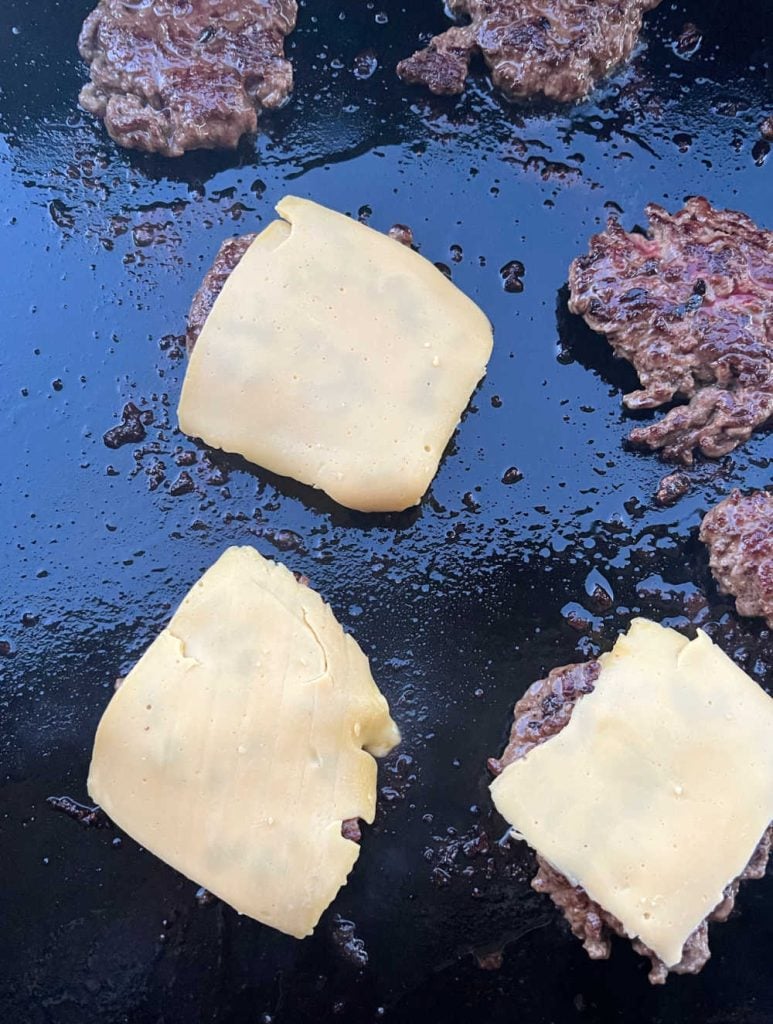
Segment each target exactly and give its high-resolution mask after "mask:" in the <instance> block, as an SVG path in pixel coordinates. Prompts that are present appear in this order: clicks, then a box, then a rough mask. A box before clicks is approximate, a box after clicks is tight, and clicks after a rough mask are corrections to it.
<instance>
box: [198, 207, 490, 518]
mask: <svg viewBox="0 0 773 1024" xmlns="http://www.w3.org/2000/svg"><path fill="white" fill-rule="evenodd" d="M277 211H278V212H279V214H280V215H281V217H282V218H283V219H282V220H278V221H274V222H273V223H272V224H270V225H269V227H267V228H266V229H265V231H263V232H262V233H261V234H260V235H259V236H258V237H257V238H256V240H255V241H254V242H253V243H252V245H251V246H250V248H249V249H248V250H247V252H246V253H245V255H244V256H243V257H242V259H241V261H240V263H239V265H238V266H237V267H236V269H235V270H234V271H233V273H232V274H231V276H230V277H229V278H228V280H227V282H226V284H225V286H224V287H223V290H222V292H221V293H220V295H219V296H218V298H217V301H216V302H215V305H214V307H213V309H212V312H211V313H210V315H209V317H208V319H207V321H206V323H205V325H204V329H203V330H202V332H201V335H200V337H199V339H198V341H197V343H196V347H195V348H194V350H193V353H192V355H191V359H190V363H189V365H188V371H187V373H186V377H185V383H184V386H183V390H182V397H181V399H180V406H179V420H180V427H181V428H182V430H184V431H185V433H186V434H191V435H193V436H197V437H201V438H203V440H204V441H206V443H207V444H209V445H212V446H213V447H215V448H222V449H224V450H225V451H228V452H236V453H238V454H240V455H243V456H244V457H245V458H247V459H249V460H250V461H251V462H254V463H257V464H258V465H260V466H264V467H266V468H267V469H270V470H272V471H273V472H275V473H280V474H282V475H284V476H290V477H294V478H295V479H296V480H300V481H302V482H303V483H306V484H311V486H312V487H318V488H321V489H322V490H323V491H326V492H327V493H328V494H329V495H330V496H331V497H332V498H334V499H335V500H336V501H337V502H339V503H340V504H341V505H346V506H347V507H349V508H354V509H360V510H362V511H365V512H379V511H380V512H389V511H400V510H402V509H405V508H408V507H409V506H411V505H416V504H418V503H419V501H420V500H421V498H422V495H423V494H424V492H425V491H426V490H427V487H428V486H429V484H430V482H431V481H432V478H433V477H434V475H435V473H436V472H437V468H438V465H439V463H440V459H441V456H442V455H443V450H444V448H445V447H446V445H447V444H448V441H449V440H450V438H451V435H452V434H453V432H454V429H455V428H456V426H457V424H458V422H459V419H460V417H461V415H462V412H463V411H464V409H465V407H466V405H467V403H468V401H469V399H470V395H471V394H472V392H473V390H474V388H475V386H476V384H477V383H478V381H479V380H480V379H481V377H482V376H483V374H484V373H485V370H486V363H487V361H488V358H489V356H490V355H491V348H492V334H491V326H490V324H489V322H488V320H487V319H486V317H485V316H484V314H483V313H482V312H481V311H480V310H479V309H478V307H477V306H476V305H475V304H474V303H473V302H472V301H471V300H470V299H468V298H467V297H466V296H465V295H463V294H462V292H460V291H459V290H458V289H457V288H456V287H455V286H454V285H452V284H451V282H450V281H448V280H447V279H446V278H445V277H444V275H443V274H441V273H440V271H439V270H437V268H436V267H434V266H433V265H432V264H431V263H430V262H429V261H428V260H426V259H424V258H423V257H422V256H419V255H418V253H415V252H413V251H411V249H409V248H407V247H406V246H404V245H401V244H400V243H399V242H396V241H394V240H393V239H391V238H389V237H387V236H386V235H382V234H380V233H379V232H377V231H374V230H372V229H371V228H368V227H365V226H364V225H363V224H359V223H357V222H356V221H353V220H350V219H349V218H348V217H344V216H342V215H341V214H339V213H334V212H333V211H331V210H327V209H325V208H324V207H322V206H318V205H317V204H316V203H312V202H308V201H306V200H303V199H296V198H294V197H292V196H288V197H287V198H285V199H283V200H282V201H281V202H280V203H279V205H278V206H277Z"/></svg>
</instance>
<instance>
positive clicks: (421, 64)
mask: <svg viewBox="0 0 773 1024" xmlns="http://www.w3.org/2000/svg"><path fill="white" fill-rule="evenodd" d="M659 3H660V0H595V2H590V0H448V3H447V7H448V10H449V12H450V14H451V15H452V16H455V17H458V18H460V19H469V22H470V23H469V24H468V25H464V26H461V27H454V28H450V29H448V30H447V31H446V32H443V33H442V34H441V35H439V36H435V38H434V39H432V41H431V42H430V44H429V46H427V47H426V48H425V49H424V50H419V51H418V52H417V53H414V54H413V56H412V57H408V58H407V59H406V60H403V61H401V62H400V64H398V66H397V73H398V75H399V76H400V78H402V79H403V80H404V81H406V82H410V83H412V84H418V85H424V86H426V87H427V88H428V89H429V90H430V91H431V92H433V93H435V94H436V95H443V96H448V95H456V94H458V93H461V92H463V91H464V86H465V83H466V81H467V73H468V70H469V65H470V61H471V59H472V57H473V56H474V55H475V54H481V55H482V56H483V58H484V60H485V62H486V64H487V66H488V68H489V71H490V73H491V79H492V81H493V83H494V85H495V86H496V87H497V88H498V89H500V90H501V91H502V92H503V93H504V95H505V96H507V97H508V98H510V99H521V98H525V97H528V96H537V95H543V96H545V97H547V98H548V99H552V100H558V101H560V102H567V101H571V100H576V99H581V98H582V97H583V96H586V95H587V94H588V93H589V92H590V91H591V90H592V89H593V87H594V85H595V83H596V81H597V80H598V79H599V78H602V77H603V76H604V75H606V74H607V73H608V72H609V71H610V70H611V69H612V68H614V67H615V66H616V65H618V64H620V63H621V62H622V61H624V60H626V59H627V58H628V57H629V56H630V54H631V52H632V50H633V48H634V46H635V45H636V40H637V39H638V37H639V33H640V32H641V28H642V18H643V15H644V13H645V12H646V11H649V10H652V9H653V8H655V7H657V6H658V4H659Z"/></svg>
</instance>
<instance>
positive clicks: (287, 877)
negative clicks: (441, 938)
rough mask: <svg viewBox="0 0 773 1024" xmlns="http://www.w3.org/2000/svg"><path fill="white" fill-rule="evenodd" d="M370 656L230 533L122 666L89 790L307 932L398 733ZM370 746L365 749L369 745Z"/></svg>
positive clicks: (197, 875)
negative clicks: (349, 828) (350, 823)
mask: <svg viewBox="0 0 773 1024" xmlns="http://www.w3.org/2000/svg"><path fill="white" fill-rule="evenodd" d="M399 739H400V736H399V733H398V731H397V727H396V726H395V724H394V722H393V721H392V719H391V718H390V716H389V708H388V707H387V702H386V700H385V699H384V697H383V696H382V695H381V693H380V692H379V690H378V689H377V687H376V684H375V682H374V681H373V678H372V676H371V674H370V669H369V667H368V660H367V658H366V657H365V655H364V654H363V653H362V651H361V650H360V648H359V647H358V646H357V644H356V643H355V641H354V640H353V639H352V638H351V637H350V636H349V635H347V634H346V633H344V631H343V629H342V628H341V626H340V625H339V623H338V622H337V621H336V619H335V617H334V616H333V613H332V611H331V610H330V608H329V607H328V605H326V604H325V603H324V601H323V600H322V598H321V597H319V595H318V594H316V593H315V592H314V591H313V590H311V589H310V588H309V587H305V586H303V585H302V584H300V583H298V582H297V581H296V579H295V577H294V576H293V574H292V573H291V572H290V571H289V570H288V569H286V568H284V566H282V565H278V564H275V563H273V562H269V561H267V560H266V559H264V558H262V557H261V556H260V555H259V554H258V553H257V552H256V551H255V550H254V549H252V548H248V547H243V548H236V547H234V548H229V549H228V550H227V551H226V552H225V553H224V554H223V555H222V556H221V558H220V559H218V561H217V562H216V563H215V564H214V565H213V566H212V568H211V569H209V571H208V572H206V573H205V574H204V576H203V577H202V578H201V579H200V580H199V581H198V583H196V584H195V585H194V586H193V588H192V589H191V591H190V592H189V593H188V595H187V596H186V597H185V599H184V600H183V602H182V604H181V605H180V607H179V608H178V610H177V612H176V613H175V614H174V616H173V617H172V620H171V622H170V623H169V625H168V626H167V628H166V629H165V630H164V631H163V632H162V633H161V635H160V636H159V637H158V638H157V639H156V640H155V641H154V642H153V643H152V644H151V646H150V647H149V648H148V650H147V651H146V653H145V654H144V655H143V656H142V658H141V659H140V661H139V662H138V663H137V665H136V666H135V667H134V668H133V669H132V671H131V672H130V673H129V674H128V676H127V677H126V679H125V680H124V682H123V684H122V686H121V687H120V689H119V690H118V691H117V692H116V694H115V695H114V697H113V698H112V700H111V701H110V704H109V705H108V707H107V710H106V711H105V713H104V715H103V717H102V720H101V722H100V723H99V728H98V730H97V735H96V740H95V743H94V753H93V757H92V761H91V768H90V772H89V781H88V790H89V794H90V795H91V797H92V798H93V799H94V800H96V801H97V802H98V803H99V804H100V805H101V806H102V807H103V808H104V810H105V811H106V812H107V814H108V815H109V816H110V817H111V818H112V819H113V821H115V822H116V824H117V825H119V826H120V827H121V828H122V829H124V830H125V831H126V832H128V833H129V835H131V836H132V837H133V838H134V839H136V840H137V842H139V843H141V844H142V845H143V846H144V847H146V848H147V849H148V850H150V851H151V852H152V853H154V854H156V855H157V856H158V857H160V858H161V859H162V860H165V861H166V862H167V863H168V864H171V865H172V867H174V868H176V869H177V870H178V871H181V872H182V873H183V874H184V875H187V876H188V878H190V879H192V880H194V881H195V882H196V883H198V884H199V885H203V886H205V887H206V888H207V889H209V890H210V892H213V893H215V895H217V896H219V897H220V898H221V899H223V900H225V902H226V903H229V904H230V905H231V906H233V907H235V908H236V910H238V911H239V912H240V913H243V914H248V915H249V916H250V917H254V918H256V919H257V920H258V921H262V922H263V923H265V924H268V925H271V926H272V927H274V928H278V929H279V930H280V931H283V932H287V933H288V934H290V935H295V936H297V937H298V938H301V937H303V936H305V935H308V934H309V933H310V932H311V931H312V929H313V928H314V926H315V925H316V924H317V921H318V920H319V917H320V915H321V914H322V911H323V910H324V909H325V908H326V907H327V906H328V904H329V903H330V902H331V901H332V900H333V898H334V897H335V895H336V893H337V892H338V890H339V888H340V887H341V886H342V885H344V884H345V882H346V878H347V875H348V874H349V872H350V871H351V869H352V867H353V865H354V863H355V861H356V860H357V857H358V854H359V846H358V845H357V844H356V843H354V842H352V841H350V840H348V839H345V838H344V837H343V836H342V834H341V823H342V821H344V820H346V819H349V818H362V819H364V820H365V821H367V822H372V821H373V816H374V813H375V807H376V762H375V761H374V760H373V757H372V756H371V754H373V755H375V756H377V757H380V756H383V755H385V754H387V753H388V752H389V751H390V750H391V749H392V748H393V747H394V746H395V745H396V744H397V743H398V742H399ZM368 751H369V753H368Z"/></svg>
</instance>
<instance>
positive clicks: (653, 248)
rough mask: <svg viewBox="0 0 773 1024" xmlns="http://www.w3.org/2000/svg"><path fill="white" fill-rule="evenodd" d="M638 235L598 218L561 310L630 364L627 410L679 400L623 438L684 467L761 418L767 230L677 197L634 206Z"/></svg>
mask: <svg viewBox="0 0 773 1024" xmlns="http://www.w3.org/2000/svg"><path fill="white" fill-rule="evenodd" d="M646 212H647V216H648V218H649V221H650V228H649V231H648V232H647V234H646V235H645V234H640V233H638V232H632V233H628V232H626V231H624V230H623V228H622V227H621V226H620V224H619V223H618V221H617V220H616V219H614V218H612V219H610V221H609V224H608V226H607V229H606V231H603V232H602V233H601V234H598V235H594V237H593V238H592V239H591V244H590V252H589V253H588V255H587V256H580V257H578V258H577V259H576V260H574V262H573V263H572V265H571V268H570V271H569V287H570V291H571V298H570V301H569V308H570V309H571V311H572V312H573V313H579V314H580V315H581V316H582V317H584V319H585V321H586V323H587V324H588V325H589V326H590V327H591V328H592V329H593V330H594V331H598V332H599V333H600V334H604V335H606V338H607V341H608V342H609V344H610V345H611V346H612V348H613V349H614V352H615V355H617V356H620V357H622V358H624V359H627V360H629V361H630V362H631V363H633V365H634V367H635V368H636V371H637V373H638V374H639V379H640V381H641V384H642V388H641V390H639V391H634V392H632V393H631V394H628V395H626V396H625V398H624V401H625V404H626V405H627V406H628V407H629V408H630V409H653V408H655V407H657V406H659V405H663V404H664V403H666V402H670V401H672V400H673V399H687V400H688V402H687V404H686V405H680V406H678V407H677V408H675V409H672V410H671V412H669V413H667V415H666V416H664V417H663V418H662V419H661V420H658V421H657V422H655V423H653V424H652V425H651V426H646V427H638V428H636V429H635V430H633V431H632V432H631V434H630V440H631V441H632V443H634V444H636V445H640V446H642V447H646V448H650V449H657V450H660V451H661V452H662V454H663V456H664V457H665V458H667V459H670V460H672V461H676V462H682V463H685V464H690V463H691V462H692V461H693V452H694V451H695V450H696V449H697V450H698V451H700V452H702V453H703V454H704V455H707V456H710V457H712V458H716V457H718V456H720V455H725V454H727V453H728V452H730V451H732V450H733V449H734V448H736V447H737V446H738V445H739V444H741V443H742V442H743V441H746V440H747V439H748V438H749V437H750V435H751V434H752V432H753V431H754V430H756V429H758V428H759V427H762V426H763V425H764V424H765V423H766V422H767V421H768V420H769V419H770V417H771V416H773V232H770V231H763V230H762V229H760V228H758V227H757V225H756V224H755V223H754V222H753V221H752V220H751V219H750V218H749V217H747V216H746V215H745V214H743V213H738V212H735V211H732V210H717V209H715V208H714V207H713V206H711V204H710V203H709V202H708V200H706V199H703V198H693V199H689V200H688V201H687V203H686V204H685V207H684V209H683V210H681V211H680V212H679V213H676V214H674V215H673V216H672V215H671V214H669V213H667V212H666V211H665V210H664V209H662V208H661V207H660V206H656V205H654V204H651V205H650V206H648V207H647V209H646Z"/></svg>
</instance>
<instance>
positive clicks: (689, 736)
mask: <svg viewBox="0 0 773 1024" xmlns="http://www.w3.org/2000/svg"><path fill="white" fill-rule="evenodd" d="M600 660H601V665H602V669H601V674H600V676H599V679H598V681H597V682H596V686H595V690H594V691H593V692H592V693H591V694H589V695H588V696H586V697H583V698H582V700H581V701H579V703H578V704H577V706H576V707H575V710H574V712H573V713H572V717H571V719H570V721H569V723H568V724H567V725H566V727H565V728H564V729H563V730H562V731H561V732H560V733H558V734H557V735H556V736H554V737H552V738H551V739H550V740H548V741H547V742H546V743H544V744H542V745H541V746H538V747H535V748H534V749H533V750H531V751H530V752H529V753H528V754H527V755H526V756H525V757H524V758H522V759H521V760H518V761H515V762H514V763H512V764H510V765H508V767H507V768H506V769H505V770H504V772H502V774H501V775H500V776H499V778H498V779H496V780H495V781H494V783H493V784H492V786H491V792H492V796H493V799H494V803H495V804H496V806H497V809H498V810H499V811H500V813H501V814H502V815H503V817H504V818H506V820H507V821H508V822H510V823H511V825H513V826H514V828H515V829H516V830H517V831H518V832H520V833H521V835H522V836H523V837H524V838H525V839H526V840H527V842H528V843H529V845H530V846H532V847H533V848H534V849H535V850H537V851H538V852H539V853H540V854H541V855H542V856H543V857H545V858H546V859H547V860H548V861H549V862H550V863H551V864H552V865H553V866H554V867H555V868H557V869H558V870H559V871H560V872H561V873H562V874H564V875H565V876H566V877H567V878H568V879H569V880H570V881H571V882H572V883H573V884H575V885H581V886H582V887H583V888H584V889H585V890H586V892H587V893H588V894H589V895H590V896H591V897H592V899H594V900H595V901H596V902H597V903H599V904H601V906H602V907H604V908H605V909H606V910H608V911H611V913H613V914H614V915H615V917H617V918H618V919H619V920H620V922H621V923H622V925H623V927H624V928H625V930H626V932H627V933H628V935H629V936H630V937H632V938H634V937H637V936H638V937H639V938H640V939H641V940H642V941H643V942H644V943H645V944H646V945H647V946H649V947H650V948H651V949H652V950H653V951H654V952H655V953H657V955H658V956H659V957H660V959H661V960H662V961H663V962H664V963H665V964H666V965H667V966H669V967H671V966H674V965H675V964H677V963H678V962H679V960H680V959H681V957H682V948H683V946H684V943H685V940H686V939H687V938H688V936H689V935H690V934H691V933H692V932H693V931H694V930H695V928H696V927H697V926H698V925H699V924H700V923H701V921H702V920H703V919H704V918H705V917H706V916H707V915H708V914H709V913H710V912H711V911H712V910H713V909H714V908H715V907H716V906H717V904H718V903H719V902H720V901H721V900H722V893H723V890H724V888H725V886H726V885H727V884H728V883H729V882H730V881H732V880H733V879H734V878H736V877H737V876H738V875H740V874H741V872H742V871H743V870H744V868H745V867H746V865H747V864H748V862H749V860H750V858H751V856H752V853H753V852H754V850H755V847H756V846H757V844H758V843H759V841H760V839H761V838H762V836H763V834H764V832H765V830H766V829H767V827H768V825H769V824H770V822H771V820H773V742H772V741H771V737H773V700H771V698H770V697H768V696H767V694H766V693H765V692H764V690H762V689H761V688H760V687H759V686H758V685H757V684H756V683H755V682H754V681H753V680H752V679H750V678H749V677H748V676H747V675H746V674H745V673H744V672H742V671H741V669H739V668H738V667H737V666H736V665H735V664H733V662H732V661H731V660H730V659H729V658H728V657H727V656H726V655H725V654H724V653H723V652H722V651H721V650H720V649H719V648H718V647H716V646H715V645H714V644H713V643H712V642H711V640H709V638H708V637H707V636H706V635H705V634H704V633H702V632H700V631H699V633H698V637H697V639H695V640H693V641H692V642H688V641H687V640H686V639H685V638H684V637H682V636H680V635H679V634H678V633H676V632H674V630H671V629H665V628H663V627H661V626H659V625H657V624H655V623H654V622H648V621H646V620H644V619H636V620H634V622H633V623H632V625H631V629H630V632H629V633H628V635H627V636H622V637H620V639H619V640H618V641H617V643H616V645H615V647H614V649H613V650H612V652H611V653H609V654H607V655H605V656H603V657H602V658H601V659H600Z"/></svg>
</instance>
